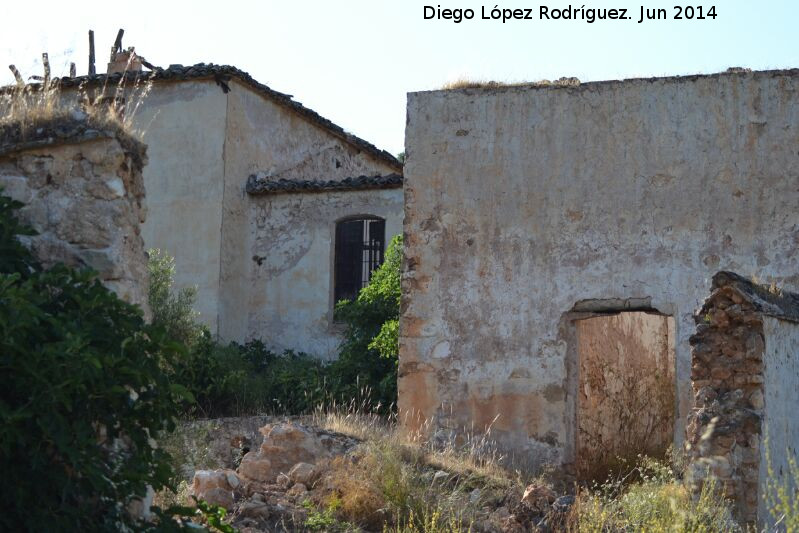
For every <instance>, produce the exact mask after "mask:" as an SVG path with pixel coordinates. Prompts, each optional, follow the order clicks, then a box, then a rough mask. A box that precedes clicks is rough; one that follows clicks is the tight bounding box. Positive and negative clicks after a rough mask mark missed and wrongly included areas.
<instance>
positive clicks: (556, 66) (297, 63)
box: [0, 0, 799, 153]
mask: <svg viewBox="0 0 799 533" xmlns="http://www.w3.org/2000/svg"><path fill="white" fill-rule="evenodd" d="M677 3H679V1H678V0H669V1H668V2H657V1H656V2H650V1H647V2H645V5H646V7H649V8H656V7H665V8H668V9H669V12H670V14H671V12H672V11H673V9H672V6H674V5H675V4H677ZM426 4H427V5H434V6H437V5H441V6H442V7H451V8H457V7H460V8H467V7H472V8H474V9H475V10H476V11H477V17H476V19H475V20H472V21H465V22H462V23H461V24H454V23H453V22H451V21H434V20H423V6H424V5H426ZM497 4H498V2H497V1H496V0H495V1H494V2H493V3H478V2H471V1H466V0H463V1H460V2H447V1H445V0H442V1H441V2H417V1H415V0H401V1H400V0H394V1H388V0H338V1H336V0H319V1H310V0H307V1H302V0H283V1H276V0H260V1H253V2H250V1H239V0H214V1H209V0H199V1H194V2H183V1H173V0H161V1H158V2H156V1H151V0H143V1H138V2H137V1H135V0H125V1H123V2H108V1H104V2H95V1H78V2H67V1H58V2H55V1H51V0H37V1H35V2H33V1H29V2H12V1H11V0H6V1H5V2H3V6H2V11H3V14H2V15H1V16H0V19H2V29H1V30H0V32H2V33H0V63H2V65H0V66H1V67H2V69H3V70H2V71H0V83H1V84H7V83H11V82H13V77H12V76H11V73H10V72H9V71H8V70H7V69H6V67H5V65H7V64H9V63H15V64H16V65H17V66H18V67H19V68H20V70H22V72H23V75H25V76H29V75H31V74H40V73H41V61H40V59H39V58H40V56H41V52H43V51H47V52H49V54H50V58H51V63H52V65H53V74H54V75H61V74H64V73H66V72H67V69H68V63H69V61H70V60H72V61H75V62H76V63H77V65H78V72H79V73H81V74H83V73H85V72H86V69H87V59H86V58H87V55H88V52H87V49H88V45H87V31H88V30H89V29H90V28H91V29H93V30H94V31H95V36H96V43H97V48H98V52H97V58H98V60H97V64H98V70H101V69H104V63H105V61H106V60H107V55H108V50H109V49H110V46H111V44H112V42H113V40H114V37H115V35H116V31H117V29H118V28H120V27H122V28H125V39H124V42H123V44H124V45H125V46H131V45H133V46H136V50H137V51H138V52H139V53H140V54H142V55H143V56H145V57H146V58H147V59H148V60H149V61H151V62H152V63H154V64H156V65H159V66H167V65H169V64H170V63H182V64H184V65H188V64H192V63H198V62H213V63H225V64H231V65H235V66H237V67H239V68H241V69H243V70H246V71H248V72H250V73H251V74H252V75H253V76H254V77H255V78H256V79H257V80H259V81H261V82H263V83H266V84H267V85H269V86H271V87H272V88H274V89H276V90H279V91H283V92H287V93H289V94H293V95H294V96H295V98H296V99H297V100H299V101H301V102H302V103H304V104H305V105H307V106H308V107H311V108H312V109H314V110H316V111H318V112H319V113H321V114H322V115H324V116H326V117H328V118H330V119H331V120H333V121H334V122H336V123H338V124H340V125H341V126H343V127H344V128H346V129H347V130H349V131H352V132H353V133H355V134H357V135H360V136H362V137H364V138H365V139H367V140H369V141H371V142H373V143H375V144H377V145H378V146H379V147H381V148H385V149H387V150H390V151H391V152H394V153H397V152H399V151H401V150H402V147H403V144H404V140H403V135H404V128H405V95H406V93H407V92H410V91H418V90H425V89H433V88H438V87H440V86H441V85H442V84H444V83H446V82H447V81H451V80H453V79H457V78H463V77H466V78H471V79H481V80H500V81H521V80H539V79H556V78H560V77H562V76H576V77H578V78H580V79H581V80H583V81H589V80H602V79H617V78H628V77H637V76H662V75H671V74H688V73H708V72H715V71H720V70H725V69H726V68H727V67H730V66H743V67H749V68H753V69H769V68H788V67H799V36H798V35H797V28H799V0H762V1H758V0H716V2H715V4H712V3H705V4H702V5H704V6H705V7H706V8H707V7H709V6H711V5H715V6H716V12H717V15H718V16H717V18H716V19H715V20H710V19H708V20H702V21H699V20H693V21H687V20H685V21H674V20H667V21H650V22H648V23H645V24H637V20H638V13H639V11H640V6H641V4H642V2H637V3H636V2H629V1H626V0H602V1H597V2H588V3H586V4H585V5H586V7H593V8H619V7H625V8H628V9H630V12H631V13H632V14H633V16H634V20H630V21H623V22H622V21H598V22H596V23H594V24H587V23H585V22H582V21H539V20H532V21H525V20H523V21H512V22H510V23H506V24H502V23H501V22H497V21H489V20H477V18H479V16H480V15H479V11H480V7H481V6H483V5H485V6H486V8H487V9H489V10H490V9H491V8H493V7H494V6H495V5H497ZM542 4H543V5H549V6H551V7H553V8H559V7H564V6H567V5H569V3H568V2H563V1H560V0H551V1H550V2H549V3H546V2H540V1H539V2H523V1H521V2H520V1H513V2H506V3H499V6H500V7H501V8H502V7H505V8H525V7H528V8H533V9H534V12H535V13H536V17H535V18H536V19H537V12H538V6H539V5H542ZM575 5H576V7H580V6H582V5H584V4H583V3H576V4H575ZM690 5H699V2H696V1H694V2H693V3H692V4H690ZM101 71H102V70H101Z"/></svg>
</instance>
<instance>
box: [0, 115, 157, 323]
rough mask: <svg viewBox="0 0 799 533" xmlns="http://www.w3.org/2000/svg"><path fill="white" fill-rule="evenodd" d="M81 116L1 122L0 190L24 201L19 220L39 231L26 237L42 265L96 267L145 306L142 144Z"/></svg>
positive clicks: (119, 290) (108, 282)
mask: <svg viewBox="0 0 799 533" xmlns="http://www.w3.org/2000/svg"><path fill="white" fill-rule="evenodd" d="M105 128H106V129H101V128H100V127H98V126H95V125H92V124H90V123H89V122H87V121H86V119H85V118H77V119H75V118H69V119H63V120H58V121H56V122H54V123H52V124H37V125H35V126H34V127H31V128H30V131H28V132H23V131H22V130H21V129H19V128H18V127H13V126H8V127H5V128H3V131H2V133H3V135H2V139H1V140H0V188H3V189H4V191H3V194H6V195H8V196H11V197H12V198H14V199H16V200H19V201H21V202H23V203H24V204H26V205H25V207H23V208H22V209H21V210H20V212H19V213H20V215H19V216H20V218H21V219H22V220H23V221H24V222H26V223H28V224H29V225H31V226H32V227H33V228H34V229H35V230H36V231H37V232H38V235H36V236H33V237H25V241H26V242H28V243H29V244H30V246H31V248H32V249H33V251H34V253H35V254H36V256H37V257H38V258H39V260H40V261H42V262H43V263H44V264H45V265H46V266H49V265H53V264H55V263H64V264H66V265H69V266H72V267H76V268H84V267H89V268H92V269H94V270H96V271H97V272H98V273H99V278H100V279H101V280H102V281H103V283H104V284H105V285H106V286H107V287H109V288H110V289H112V290H114V291H115V292H116V293H117V294H118V295H119V296H120V297H122V298H123V299H125V300H128V301H130V302H132V303H136V304H139V305H142V306H143V307H145V308H146V304H147V286H148V284H147V257H146V254H145V251H144V243H143V241H142V238H141V235H140V231H139V228H140V224H141V223H142V222H143V221H144V219H145V208H144V200H145V193H144V185H143V181H142V168H143V167H144V165H145V163H146V157H145V147H144V145H142V144H141V143H139V142H138V141H136V140H134V139H133V138H131V137H130V136H128V135H127V134H126V133H124V132H123V131H121V130H119V129H117V128H114V127H111V126H106V127H105Z"/></svg>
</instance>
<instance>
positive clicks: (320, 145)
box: [219, 82, 402, 357]
mask: <svg viewBox="0 0 799 533" xmlns="http://www.w3.org/2000/svg"><path fill="white" fill-rule="evenodd" d="M230 87H231V91H230V92H229V93H228V94H227V98H228V105H227V122H226V133H225V150H224V154H225V157H224V164H225V168H224V198H223V203H222V209H223V213H224V216H223V220H222V242H221V270H220V280H219V283H220V300H219V317H220V322H219V334H220V335H221V336H222V337H224V338H227V339H245V340H246V339H252V338H262V339H263V340H264V342H265V343H266V344H267V346H269V347H272V348H274V349H286V348H290V349H294V350H304V351H307V352H309V353H312V354H313V355H318V356H321V357H330V356H331V355H333V353H334V352H333V351H332V350H333V349H334V348H333V345H334V335H335V331H332V330H331V325H330V323H329V313H330V312H331V311H332V299H330V298H329V297H328V295H329V294H330V293H331V290H332V285H331V284H332V274H331V273H332V262H331V260H330V257H331V256H330V254H331V253H332V247H333V239H332V236H333V233H332V231H333V230H332V229H331V228H333V225H334V222H335V220H337V219H338V218H340V217H342V216H346V215H355V214H374V215H379V216H385V217H386V218H387V226H386V233H387V235H386V237H387V238H389V237H390V236H391V232H398V231H399V227H400V226H399V224H400V223H399V220H400V219H401V216H402V196H401V190H399V189H394V190H390V191H363V192H345V193H336V194H329V193H324V194H300V195H296V196H295V195H289V196H286V197H285V198H278V197H274V198H273V199H266V198H265V197H257V196H250V195H248V194H246V193H245V191H244V187H245V185H246V182H247V178H248V177H249V176H250V175H251V174H254V173H259V172H260V173H265V174H267V175H269V176H272V177H273V178H274V179H280V178H285V179H294V180H336V179H343V178H346V177H351V176H360V175H368V176H374V175H377V174H384V175H385V174H391V173H393V172H397V169H396V168H392V167H390V166H389V165H387V164H386V163H385V162H383V161H379V160H377V159H375V158H374V157H373V156H371V155H369V154H367V153H365V152H362V151H360V150H358V149H357V148H355V147H353V146H351V145H349V144H348V143H346V142H345V141H343V140H341V139H339V138H337V137H334V136H333V135H331V134H330V133H329V132H327V131H325V130H323V129H322V128H320V127H319V126H316V125H314V124H312V123H310V122H308V120H306V119H304V118H302V117H300V116H299V115H297V114H296V113H293V112H291V111H289V110H286V109H285V108H283V107H281V106H279V105H277V104H275V103H273V102H272V101H271V100H269V99H267V98H265V97H264V96H262V95H260V94H257V93H255V92H253V91H251V90H248V89H246V88H245V87H244V86H243V85H242V84H240V83H238V82H233V83H231V84H230ZM378 211H379V212H378ZM267 219H271V220H269V221H267ZM265 225H266V226H265ZM266 227H269V231H270V232H271V233H269V234H268V235H267V234H266V233H265V231H266ZM263 258H265V259H263ZM259 261H260V262H261V264H260V265H259V264H258V263H259ZM335 343H337V340H335ZM314 350H319V351H318V352H317V353H314Z"/></svg>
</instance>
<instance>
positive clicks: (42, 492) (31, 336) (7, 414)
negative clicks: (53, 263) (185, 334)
mask: <svg viewBox="0 0 799 533" xmlns="http://www.w3.org/2000/svg"><path fill="white" fill-rule="evenodd" d="M18 207H20V204H19V203H16V202H11V201H10V200H9V199H7V198H5V197H2V196H0V250H2V251H3V254H2V259H1V260H0V265H2V266H0V269H2V272H0V428H1V429H0V465H1V468H2V472H3V477H4V483H2V485H0V498H1V499H2V501H3V512H2V513H0V530H3V531H117V530H119V529H120V528H121V527H122V525H123V524H126V523H128V524H130V522H131V520H132V518H131V517H130V516H129V514H128V513H127V512H126V506H127V505H128V503H130V502H131V501H132V500H134V499H135V498H136V497H138V496H143V495H144V494H145V490H146V487H147V485H150V486H152V487H153V488H154V489H156V490H158V489H160V488H162V487H164V486H167V485H169V484H170V483H171V481H172V480H173V473H172V470H171V467H170V461H169V457H168V455H167V454H166V453H165V452H164V451H163V450H161V449H159V448H157V447H156V446H155V440H154V437H155V436H156V435H157V434H158V432H160V431H162V430H172V429H173V428H174V417H175V416H176V415H177V414H178V409H179V404H180V402H181V398H185V397H188V395H187V394H186V393H185V391H184V390H183V389H182V388H181V387H180V386H176V385H175V384H173V383H172V382H171V381H170V379H169V377H168V375H167V374H166V373H165V372H164V368H166V367H168V366H169V365H171V363H172V362H173V361H174V360H175V359H176V357H177V355H178V354H179V352H180V350H181V346H180V345H178V344H175V343H171V342H169V340H168V338H167V336H166V335H165V333H164V331H163V329H161V328H158V327H154V326H150V325H147V324H145V322H144V319H143V317H142V312H141V310H140V309H139V308H138V307H135V306H133V305H130V304H127V303H125V302H123V301H121V300H120V299H119V298H117V296H116V295H115V294H114V293H113V292H111V291H109V290H107V289H106V288H105V287H103V286H102V284H100V283H99V282H98V281H97V280H96V279H95V277H94V275H93V273H91V272H77V271H74V270H72V269H69V268H66V267H64V266H57V267H55V268H52V269H50V270H44V269H42V268H41V266H40V265H39V264H38V263H37V262H36V261H35V259H34V258H33V257H32V256H31V254H30V252H29V251H28V250H27V249H26V248H25V247H24V246H21V245H19V243H18V241H17V235H22V234H31V233H32V232H31V231H30V229H29V228H25V227H23V226H22V225H21V224H20V223H19V221H18V220H17V219H16V217H15V216H14V210H15V209H17V208H18ZM14 241H17V242H16V243H15V242H14Z"/></svg>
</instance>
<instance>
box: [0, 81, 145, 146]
mask: <svg viewBox="0 0 799 533" xmlns="http://www.w3.org/2000/svg"><path fill="white" fill-rule="evenodd" d="M151 86H152V83H151V82H149V81H145V82H142V81H140V80H138V79H136V80H130V79H129V78H127V77H125V76H123V77H122V78H121V79H120V81H119V83H118V84H116V85H108V84H107V83H106V84H103V85H102V86H99V87H97V86H91V87H89V86H81V87H78V89H77V90H75V91H73V90H69V91H63V90H62V89H61V85H60V83H59V80H58V79H54V80H52V81H48V82H46V83H40V84H30V85H24V86H18V87H15V88H7V89H6V90H5V91H4V92H0V128H10V127H13V128H16V132H15V133H16V135H17V136H19V137H20V140H24V139H25V138H26V137H27V136H28V135H29V134H30V132H31V131H35V129H38V128H41V127H43V126H46V125H48V124H57V123H60V122H64V121H69V120H86V121H87V122H89V123H90V124H92V125H93V126H95V127H98V128H110V129H115V130H122V131H124V132H125V133H127V134H128V135H131V136H133V137H137V138H140V137H141V135H142V134H143V132H142V131H137V130H136V129H135V128H134V127H133V119H134V116H135V115H136V112H137V111H138V109H139V107H140V106H141V104H142V102H143V101H144V99H145V98H146V96H147V94H148V93H149V91H150V88H151Z"/></svg>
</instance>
